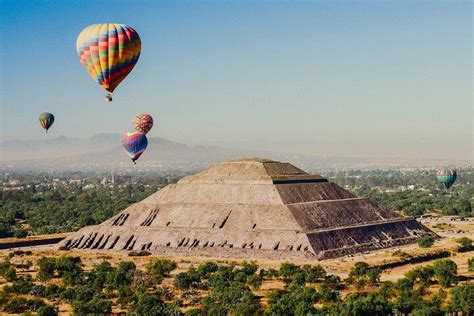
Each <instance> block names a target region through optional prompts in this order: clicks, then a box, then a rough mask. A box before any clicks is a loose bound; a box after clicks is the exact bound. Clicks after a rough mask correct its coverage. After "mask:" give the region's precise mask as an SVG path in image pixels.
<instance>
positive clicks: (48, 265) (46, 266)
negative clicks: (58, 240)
mask: <svg viewBox="0 0 474 316" xmlns="http://www.w3.org/2000/svg"><path fill="white" fill-rule="evenodd" d="M36 264H37V265H38V273H37V277H38V279H39V280H41V281H48V280H50V279H52V278H54V272H55V271H56V259H55V258H53V257H42V258H41V259H39V260H38V261H37V263H36Z"/></svg>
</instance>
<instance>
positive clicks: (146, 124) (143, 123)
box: [132, 114, 153, 134]
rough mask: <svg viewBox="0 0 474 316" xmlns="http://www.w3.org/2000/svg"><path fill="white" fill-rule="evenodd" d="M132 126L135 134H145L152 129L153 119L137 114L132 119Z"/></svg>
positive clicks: (147, 115)
mask: <svg viewBox="0 0 474 316" xmlns="http://www.w3.org/2000/svg"><path fill="white" fill-rule="evenodd" d="M132 126H133V129H135V130H136V131H137V132H139V133H142V134H147V133H148V132H149V131H150V130H151V128H152V127H153V117H151V115H149V114H138V115H135V117H134V118H133V119H132Z"/></svg>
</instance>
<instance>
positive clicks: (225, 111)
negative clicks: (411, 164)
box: [0, 0, 473, 159]
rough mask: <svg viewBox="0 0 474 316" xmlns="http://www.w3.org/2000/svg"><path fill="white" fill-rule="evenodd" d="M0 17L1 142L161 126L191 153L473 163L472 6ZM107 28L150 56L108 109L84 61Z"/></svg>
mask: <svg viewBox="0 0 474 316" xmlns="http://www.w3.org/2000/svg"><path fill="white" fill-rule="evenodd" d="M0 3H1V8H0V11H1V21H2V22H1V24H0V25H1V26H0V27H1V46H0V50H1V98H2V99H1V113H0V114H1V139H2V140H6V139H38V138H48V137H56V136H59V135H66V136H71V137H89V136H92V135H94V134H96V133H124V132H127V131H129V130H131V127H130V119H131V117H132V116H133V115H134V114H137V113H150V114H152V115H153V116H154V117H155V120H156V121H157V126H156V127H155V128H154V129H153V130H152V132H151V133H150V134H151V136H152V137H158V136H159V137H164V138H168V139H171V140H175V141H180V142H184V143H188V144H216V145H221V146H222V145H225V146H232V147H247V148H260V149H271V150H276V151H287V152H288V151H295V152H306V153H321V154H332V153H336V154H346V155H378V156H407V157H431V158H432V157H440V158H446V159H453V158H463V159H469V158H470V157H472V156H471V155H472V152H473V142H472V137H473V136H472V134H473V129H472V124H473V109H472V4H471V2H470V1H465V2H448V1H446V2H445V1H443V2H421V1H394V2H378V1H377V2H376V1H365V2H355V1H351V2H349V1H338V2H332V1H321V2H319V1H311V2H297V3H294V2H292V1H291V2H290V1H285V2H283V1H263V2H262V1H258V2H257V1H255V2H254V1H206V2H199V1H169V2H165V1H67V0H61V1H38V0H35V1H31V0H29V1H21V0H2V1H1V2H0ZM104 22H114V23H124V24H127V25H130V26H132V27H133V28H135V29H136V30H137V32H138V33H139V34H140V37H141V40H142V45H143V46H142V54H141V57H140V60H139V61H138V64H137V66H136V67H135V69H134V70H133V72H132V73H131V74H130V75H129V76H128V78H127V79H126V80H125V81H124V82H122V84H121V85H120V86H119V87H118V88H117V90H116V91H115V93H114V101H113V102H112V103H108V104H107V103H105V101H104V96H105V94H106V92H105V91H104V90H103V89H102V88H100V87H99V86H98V84H97V83H95V82H94V81H93V80H92V79H91V78H90V77H89V76H88V74H87V72H86V70H85V69H84V68H83V67H82V65H81V64H80V63H79V59H78V56H77V54H76V51H75V41H76V37H77V35H78V34H79V33H80V31H81V30H82V29H83V28H84V27H86V26H87V25H89V24H93V23H104ZM43 111H50V112H52V113H54V115H55V116H56V122H55V124H54V126H53V127H52V129H51V131H50V133H49V134H48V135H44V133H43V132H42V130H41V128H40V127H39V123H38V121H37V117H38V115H39V113H40V112H43Z"/></svg>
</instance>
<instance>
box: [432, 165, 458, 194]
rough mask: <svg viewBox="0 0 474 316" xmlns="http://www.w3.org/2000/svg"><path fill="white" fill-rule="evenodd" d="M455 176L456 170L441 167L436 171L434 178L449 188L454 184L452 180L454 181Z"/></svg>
mask: <svg viewBox="0 0 474 316" xmlns="http://www.w3.org/2000/svg"><path fill="white" fill-rule="evenodd" d="M457 177H458V173H457V172H456V170H454V169H452V168H443V169H441V170H439V171H438V174H437V175H436V180H437V181H438V182H439V183H442V184H443V185H444V187H445V188H446V189H449V188H450V187H451V186H452V185H453V184H454V182H456V179H457Z"/></svg>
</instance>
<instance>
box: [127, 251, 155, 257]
mask: <svg viewBox="0 0 474 316" xmlns="http://www.w3.org/2000/svg"><path fill="white" fill-rule="evenodd" d="M149 255H151V252H149V251H147V250H140V251H130V252H129V253H128V256H129V257H145V256H149Z"/></svg>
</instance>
